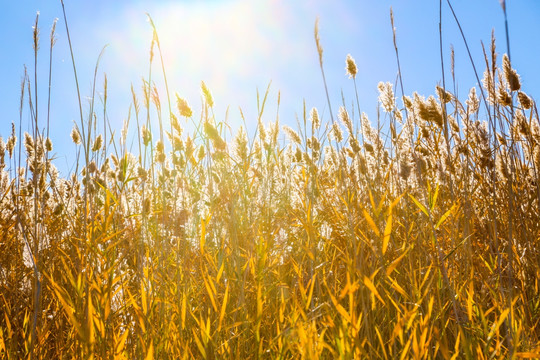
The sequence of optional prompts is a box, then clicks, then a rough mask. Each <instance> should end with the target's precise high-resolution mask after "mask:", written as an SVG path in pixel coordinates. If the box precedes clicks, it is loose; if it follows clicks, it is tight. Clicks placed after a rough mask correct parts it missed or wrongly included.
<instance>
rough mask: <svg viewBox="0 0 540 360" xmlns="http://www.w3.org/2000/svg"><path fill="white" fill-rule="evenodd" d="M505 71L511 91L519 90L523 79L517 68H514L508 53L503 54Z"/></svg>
mask: <svg viewBox="0 0 540 360" xmlns="http://www.w3.org/2000/svg"><path fill="white" fill-rule="evenodd" d="M503 71H504V76H505V77H506V81H507V82H508V86H509V87H510V91H518V90H519V89H520V88H521V80H520V79H519V75H518V74H517V72H516V70H514V69H512V66H511V64H510V58H509V57H508V55H507V54H504V55H503Z"/></svg>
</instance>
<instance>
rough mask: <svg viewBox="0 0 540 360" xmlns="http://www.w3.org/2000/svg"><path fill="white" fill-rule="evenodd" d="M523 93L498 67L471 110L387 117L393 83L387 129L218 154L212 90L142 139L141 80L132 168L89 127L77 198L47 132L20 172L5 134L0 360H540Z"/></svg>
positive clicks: (417, 103)
mask: <svg viewBox="0 0 540 360" xmlns="http://www.w3.org/2000/svg"><path fill="white" fill-rule="evenodd" d="M36 25H37V20H36ZM51 36H53V35H51ZM36 37H37V34H36ZM316 37H317V39H318V41H317V47H318V50H319V56H320V63H321V66H322V46H321V45H320V41H319V38H318V34H317V33H316ZM51 44H52V42H51ZM154 44H157V47H158V51H159V54H160V52H161V49H159V40H158V38H157V35H156V36H154V40H153V46H154ZM35 48H36V51H37V46H36V47H35ZM51 51H52V50H51ZM152 51H153V48H152ZM492 53H493V54H494V52H492ZM152 54H153V53H152ZM489 60H490V61H491V59H489ZM490 61H486V63H488V64H490V63H493V64H496V62H495V60H493V62H490ZM346 65H347V69H348V72H349V75H350V76H351V77H352V78H353V80H354V77H355V74H356V65H355V63H354V59H352V57H350V56H348V57H347V59H346ZM490 79H491V80H490ZM490 81H491V82H490ZM519 81H520V79H519V77H518V75H517V73H516V72H515V70H514V69H512V67H511V65H510V61H509V59H508V58H507V57H504V60H503V68H502V69H499V68H498V67H489V68H488V69H487V70H486V81H484V84H485V85H486V86H485V87H484V88H482V89H480V88H479V89H471V92H470V94H469V98H468V99H467V101H465V102H461V101H460V100H459V99H458V98H457V97H456V96H455V95H454V94H452V93H450V92H449V91H448V89H446V90H445V89H442V88H438V89H437V91H436V96H431V97H429V98H427V99H424V98H423V97H421V96H419V95H417V94H414V95H413V96H412V97H404V98H403V99H398V100H397V101H396V99H395V95H394V92H393V90H392V86H391V84H382V83H381V84H380V85H379V90H380V92H381V95H380V103H381V104H380V105H381V108H382V109H384V112H383V113H382V114H381V115H380V118H379V119H377V123H381V122H384V123H387V124H391V125H389V126H385V127H381V126H377V127H376V128H374V127H373V126H372V125H371V123H370V121H369V120H368V119H367V116H365V115H361V117H359V116H358V114H357V113H356V115H354V116H352V115H350V114H349V113H348V112H347V109H345V108H341V109H340V111H339V118H340V120H341V122H342V124H340V123H338V122H334V121H331V122H325V121H324V119H321V118H320V117H319V115H318V112H317V111H316V109H314V110H312V111H311V113H310V117H309V118H308V115H307V114H306V113H307V112H306V111H305V112H304V118H303V122H302V124H301V125H302V126H301V127H300V128H299V129H297V130H293V129H292V128H290V127H288V126H283V130H284V132H283V133H282V132H281V129H280V126H279V123H277V122H276V123H271V124H263V123H262V121H260V119H259V123H258V129H257V135H256V136H255V137H253V138H248V136H247V135H246V130H244V129H243V128H240V129H239V130H238V131H237V132H236V135H235V136H234V137H233V139H232V140H231V141H226V140H225V139H226V138H227V136H226V135H228V134H227V133H226V129H227V128H228V125H227V124H226V122H224V121H218V120H216V119H215V118H214V116H213V98H212V95H211V93H210V90H209V89H208V88H207V86H206V85H205V84H204V83H202V92H203V94H204V102H205V104H204V107H203V111H202V114H199V115H200V120H195V119H193V114H194V113H193V111H192V109H191V108H190V107H189V105H188V102H187V101H186V100H185V99H183V98H181V97H180V96H178V95H177V96H176V101H177V108H178V109H177V112H176V113H171V115H170V117H166V118H165V119H161V118H159V119H157V120H155V119H151V118H150V115H148V117H147V118H146V119H143V118H144V115H143V114H145V113H146V111H147V112H148V114H154V113H155V111H154V109H152V108H156V109H157V110H158V111H159V112H161V111H160V109H161V103H160V99H159V96H158V95H157V91H155V90H153V89H152V86H151V84H152V82H151V79H148V80H147V81H146V82H145V84H144V86H143V89H144V91H143V99H142V104H143V108H142V109H141V108H140V105H139V99H138V97H137V94H136V92H135V91H133V109H134V113H133V115H132V116H133V117H134V120H131V121H132V122H133V121H135V123H136V124H135V125H131V126H135V127H136V131H137V134H141V137H140V140H142V142H141V141H140V140H137V141H136V142H137V143H138V144H139V146H140V148H139V151H138V153H136V154H130V153H129V152H128V151H127V145H126V143H127V142H126V139H125V136H126V135H125V134H126V133H127V127H126V129H124V130H123V131H122V135H120V136H118V135H114V133H112V132H111V131H110V128H109V127H108V124H107V122H106V121H105V120H104V119H103V118H100V116H101V115H100V114H99V113H98V112H97V111H95V110H94V112H93V113H92V114H91V116H88V119H90V120H84V119H83V117H82V116H81V119H82V120H81V123H80V124H79V125H77V127H76V128H74V130H73V131H72V133H71V138H72V139H73V142H74V143H76V144H77V146H78V149H79V150H78V151H79V152H80V154H82V156H83V159H82V160H80V164H79V163H78V164H77V168H78V169H79V170H78V172H77V173H74V174H72V176H69V177H66V178H61V177H59V176H58V172H57V171H56V169H55V167H54V165H53V163H52V161H51V157H50V155H49V152H50V151H51V150H52V143H51V142H50V140H49V139H48V138H47V137H46V136H45V134H42V133H40V132H39V131H37V129H38V128H39V127H38V126H37V116H36V117H35V118H33V124H32V128H33V129H34V132H33V134H25V135H23V136H21V135H22V134H20V133H19V134H18V135H19V136H18V137H19V139H20V138H22V137H24V151H25V156H23V157H22V159H23V161H25V162H24V163H23V162H21V152H22V149H21V148H20V147H19V148H17V146H16V142H17V139H16V128H15V126H14V127H13V134H12V135H11V136H10V137H9V138H8V139H7V140H6V141H4V140H0V161H1V163H0V170H1V172H0V176H1V177H0V180H1V181H0V209H2V210H1V211H0V247H1V249H2V255H1V256H0V358H4V359H21V358H35V359H64V358H75V359H154V358H155V359H179V358H186V359H191V358H204V359H211V358H220V359H221V358H224V359H252V358H272V359H273V358H278V359H292V358H306V359H318V358H321V359H335V358H341V359H352V358H370V359H435V358H437V359H461V358H469V359H488V358H490V359H492V358H497V359H506V358H538V357H540V342H539V340H538V339H539V338H540V326H539V320H540V316H539V315H540V297H539V296H538V293H539V285H540V284H539V279H540V271H539V267H538V264H539V263H540V253H539V250H538V249H539V236H540V223H539V221H538V219H539V218H540V214H539V201H540V188H539V184H540V182H539V180H540V179H539V169H538V168H539V166H540V124H539V122H538V121H539V117H538V111H537V107H536V103H535V102H534V100H532V99H531V98H530V97H528V96H527V95H526V94H525V93H523V92H519V91H518V90H520V86H518V85H519ZM23 86H24V85H23ZM23 89H24V88H23ZM104 91H105V93H106V88H105V89H104ZM167 92H168V89H167ZM478 93H480V94H481V98H478V97H477V95H476V94H478ZM501 94H506V95H504V96H502V95H501ZM266 95H267V94H265V96H264V99H262V101H261V105H262V106H261V114H260V115H262V111H263V109H264V104H265V102H266ZM33 96H35V94H34V95H33ZM401 100H402V101H401ZM441 101H442V102H441ZM167 103H168V104H167V105H168V107H169V109H171V108H172V106H171V100H170V98H168V99H167ZM402 104H403V105H402ZM150 110H151V111H150ZM105 113H106V109H104V112H103V114H105ZM352 113H353V112H351V114H352ZM81 115H82V114H81ZM103 116H104V115H103ZM259 118H260V116H259ZM484 118H485V119H487V120H486V121H483V120H482V119H484ZM184 120H185V122H184ZM101 121H103V122H102V123H101ZM162 121H163V122H162ZM189 122H193V123H194V124H195V125H194V127H193V126H187V125H182V124H186V123H189ZM156 123H159V125H160V129H159V135H155V134H153V133H152V129H151V124H156ZM101 124H103V125H101ZM167 126H168V129H166V127H167ZM189 128H193V129H194V130H193V131H192V132H191V133H188V131H187V130H186V129H189ZM383 129H384V131H383ZM386 129H388V130H386ZM96 130H97V132H98V133H96ZM385 131H388V134H385ZM99 132H100V133H99ZM283 134H286V135H287V138H288V139H289V140H290V141H289V142H284V141H281V139H283V137H284V135H283ZM156 139H157V140H156ZM22 155H24V154H22ZM79 166H80V168H79Z"/></svg>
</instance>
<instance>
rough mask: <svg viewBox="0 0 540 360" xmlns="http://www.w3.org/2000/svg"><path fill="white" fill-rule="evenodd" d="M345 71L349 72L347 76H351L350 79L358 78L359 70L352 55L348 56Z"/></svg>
mask: <svg viewBox="0 0 540 360" xmlns="http://www.w3.org/2000/svg"><path fill="white" fill-rule="evenodd" d="M345 64H346V66H345V70H347V75H349V79H350V78H353V79H355V78H356V74H357V72H358V68H357V67H356V62H355V61H354V59H353V57H352V56H351V54H348V55H347V59H346V60H345Z"/></svg>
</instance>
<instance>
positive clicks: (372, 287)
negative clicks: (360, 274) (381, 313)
mask: <svg viewBox="0 0 540 360" xmlns="http://www.w3.org/2000/svg"><path fill="white" fill-rule="evenodd" d="M364 285H366V287H367V288H368V289H369V291H371V293H372V294H373V295H375V296H376V297H377V299H379V301H380V302H381V303H382V304H383V305H386V303H385V302H384V300H383V298H382V297H381V295H380V294H379V292H378V291H377V288H376V287H375V285H374V284H373V283H372V282H371V280H370V279H369V278H368V277H367V276H364Z"/></svg>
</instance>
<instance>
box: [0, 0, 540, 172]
mask: <svg viewBox="0 0 540 360" xmlns="http://www.w3.org/2000/svg"><path fill="white" fill-rule="evenodd" d="M2 2H3V3H2V5H1V7H2V11H0V34H2V35H1V36H0V78H1V79H2V82H3V84H2V87H1V90H0V108H1V109H2V112H1V115H0V136H1V137H3V138H4V139H6V138H7V137H8V136H9V134H10V132H11V123H12V122H14V123H15V124H16V125H17V126H18V124H19V107H20V92H21V91H20V89H21V79H22V77H23V74H24V66H25V65H26V67H27V69H28V70H27V71H28V75H29V77H30V80H31V84H32V85H31V86H32V91H33V90H34V86H35V77H36V72H35V68H34V54H33V48H32V26H33V25H34V22H35V18H36V14H37V12H38V11H39V14H40V15H39V24H38V28H39V29H40V49H39V52H38V65H37V90H38V106H37V107H38V127H39V128H40V129H44V128H45V126H46V123H47V93H48V77H49V66H50V64H49V51H50V40H49V35H50V31H51V26H52V24H53V21H54V19H55V18H58V23H57V27H56V43H55V46H54V48H53V53H52V63H51V68H52V85H51V107H50V118H49V121H50V128H49V129H50V137H51V139H52V141H53V144H54V151H53V153H54V154H55V157H56V160H55V164H56V166H57V167H58V168H59V169H60V170H61V172H63V173H64V175H65V174H66V173H67V172H69V171H71V169H73V164H74V161H75V155H74V153H75V146H74V145H73V144H72V143H71V140H70V138H69V134H70V132H71V129H72V127H73V123H74V122H79V121H80V120H79V119H80V118H79V109H78V102H77V93H76V87H75V78H74V73H73V67H72V63H71V56H70V52H69V47H68V41H67V34H66V27H65V22H64V18H63V13H62V6H61V2H60V0H57V1H53V0H47V1H45V0H25V1H6V0H3V1H2ZM451 3H452V6H453V7H454V10H455V12H456V15H457V17H458V19H459V21H460V23H461V26H462V28H463V31H464V33H465V36H466V38H467V41H468V43H469V46H470V49H471V52H472V55H473V59H474V61H475V64H476V66H477V68H478V69H479V71H481V72H483V70H484V60H483V55H482V46H481V44H482V42H483V43H484V44H485V45H486V47H489V43H490V38H491V32H492V29H494V31H495V36H496V39H497V52H498V53H499V54H500V56H499V62H500V59H501V58H502V56H501V55H502V53H505V52H507V50H506V41H505V33H504V16H503V11H502V9H501V5H500V2H499V0H475V1H466V0H454V1H452V2H451ZM391 7H392V8H393V12H394V19H395V27H396V34H397V43H398V48H399V53H400V61H401V67H402V76H403V81H404V90H405V94H409V95H410V94H412V93H413V92H414V91H417V92H418V93H419V94H421V95H426V96H427V95H430V94H433V93H434V89H435V86H436V85H437V84H440V83H441V82H442V75H441V65H440V64H441V62H440V49H439V2H438V1H434V0H417V1H403V0H379V1H372V0H350V1H347V0H343V1H336V0H333V1H330V0H310V1H308V0H304V1H301V0H298V1H291V0H257V1H253V0H190V1H187V0H176V1H172V0H132V1H126V0H116V1H109V0H94V1H74V0H65V8H66V15H67V21H68V25H69V31H70V36H71V41H72V44H73V51H74V56H75V62H76V67H77V75H78V79H79V86H80V91H81V97H82V99H83V112H84V113H85V114H87V112H88V110H89V101H88V99H89V98H90V96H91V94H92V85H93V77H94V71H95V67H96V62H97V60H98V56H99V54H100V52H101V51H102V49H103V48H104V47H105V46H106V47H105V49H104V52H103V55H102V57H101V61H100V63H99V67H98V69H97V73H96V74H97V76H96V82H95V84H96V94H97V99H98V103H97V105H96V107H95V111H96V112H97V117H98V119H100V121H102V119H103V116H102V114H103V106H102V105H101V101H100V100H99V99H101V98H102V97H103V84H104V76H105V74H106V76H107V84H108V97H107V114H108V121H109V123H110V126H111V128H112V129H113V130H114V131H116V133H120V129H121V128H122V124H123V122H124V121H125V120H126V119H127V117H128V114H129V109H130V105H131V86H133V87H134V89H135V92H136V93H137V94H138V96H139V97H140V98H141V99H142V90H141V89H142V78H143V77H144V78H146V79H147V78H148V74H149V69H150V67H149V50H150V44H151V41H152V28H151V26H150V24H149V22H148V17H147V14H149V15H150V16H151V17H152V19H153V21H154V24H155V26H156V28H157V32H158V36H159V40H160V44H161V49H162V53H163V60H164V66H165V71H166V74H167V80H168V84H169V88H170V90H171V96H174V94H175V93H178V94H179V96H181V97H183V98H186V99H187V101H188V102H189V104H190V105H191V107H192V108H193V110H194V119H195V120H196V119H198V118H199V114H200V110H201V104H202V99H201V91H200V82H201V80H202V81H204V82H205V83H206V85H207V86H208V88H209V89H210V91H211V92H212V95H213V97H214V101H215V104H216V105H215V109H214V113H215V116H216V120H218V121H223V120H224V119H225V114H226V112H227V109H229V111H228V121H229V123H230V124H231V128H232V129H233V131H234V129H235V128H237V127H238V126H239V125H240V124H242V118H241V115H240V111H239V108H241V109H242V112H243V114H244V117H245V121H246V125H247V127H248V133H250V134H252V133H253V132H254V130H255V127H256V123H257V91H259V93H260V94H261V98H262V95H263V94H264V92H265V90H266V88H267V86H268V84H269V83H270V82H271V86H270V92H269V97H268V103H267V106H266V108H265V113H264V116H263V121H265V122H269V121H275V119H276V116H277V115H278V114H279V120H280V123H281V124H288V125H290V126H292V127H293V128H294V127H295V126H296V123H297V119H300V120H301V119H302V116H303V106H304V105H303V104H304V102H305V105H306V108H307V110H308V111H309V110H310V109H311V108H312V107H317V109H318V110H319V113H320V114H321V115H322V117H323V120H325V119H328V118H329V113H328V105H327V101H326V95H325V92H324V85H323V82H322V77H321V72H320V69H319V61H318V55H317V50H316V46H315V41H314V35H313V33H314V24H315V20H316V19H317V17H318V18H319V29H320V38H321V42H322V45H323V48H324V69H325V74H326V80H327V83H328V90H329V92H330V98H331V103H332V110H333V111H334V112H335V113H337V111H338V108H339V106H340V105H342V103H343V100H342V99H343V98H344V99H345V104H346V105H347V107H348V108H349V109H351V108H352V106H353V105H352V104H353V100H355V95H354V85H353V82H352V80H350V79H349V78H348V76H347V75H346V72H345V59H346V56H347V54H351V55H352V56H353V58H354V59H355V60H356V63H357V65H358V75H357V78H356V82H357V86H358V95H359V103H360V108H361V111H363V112H366V113H367V114H368V116H369V117H370V119H371V121H372V122H374V121H376V117H377V106H378V105H377V97H378V92H377V84H378V83H379V82H380V81H383V82H386V81H389V82H391V83H394V82H395V81H396V75H397V66H396V57H395V53H394V47H393V42H392V28H391V25H390V15H389V14H390V8H391ZM506 8H507V13H508V22H509V34H510V36H509V38H510V46H511V58H512V65H513V67H514V68H516V69H517V71H518V73H519V74H520V75H521V78H522V84H523V90H524V91H525V92H527V93H528V94H529V95H531V96H532V97H533V98H535V99H536V98H537V97H538V96H540V71H539V70H538V64H539V63H540V22H539V21H538V17H539V15H540V2H539V1H535V0H519V1H514V0H508V1H507V2H506ZM442 29H443V55H444V63H445V69H446V70H445V71H446V75H445V76H446V79H447V81H449V79H451V75H450V47H451V46H453V47H454V49H455V73H456V81H457V93H458V96H459V97H460V98H463V99H464V98H465V97H466V96H467V94H468V91H469V89H470V88H471V87H472V86H475V85H477V81H476V78H475V76H474V73H473V72H472V66H471V63H470V61H469V58H468V55H467V52H466V49H465V47H464V45H463V40H462V38H461V35H460V33H459V30H458V27H457V25H456V22H455V20H454V18H453V17H452V14H451V12H450V9H449V7H448V5H447V4H446V1H443V8H442ZM480 77H481V73H480ZM152 79H153V81H155V82H156V86H157V88H158V91H159V93H160V97H161V101H162V103H163V107H164V108H165V107H166V105H165V104H166V93H165V88H164V86H163V76H162V73H161V68H160V66H159V63H158V62H157V61H156V59H154V64H153V66H152ZM278 94H279V98H280V107H279V111H278V108H277V99H278ZM342 94H343V97H342ZM397 95H401V94H400V93H398V94H397ZM27 100H28V97H26V98H25V105H24V109H23V113H22V124H23V125H22V128H23V131H24V130H29V129H30V125H29V124H30V112H29V110H28V105H27V104H26V103H27ZM355 113H356V114H357V113H358V112H357V110H356V109H355ZM164 116H165V114H164ZM154 118H155V116H154ZM131 121H134V120H133V118H132V120H131Z"/></svg>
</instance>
